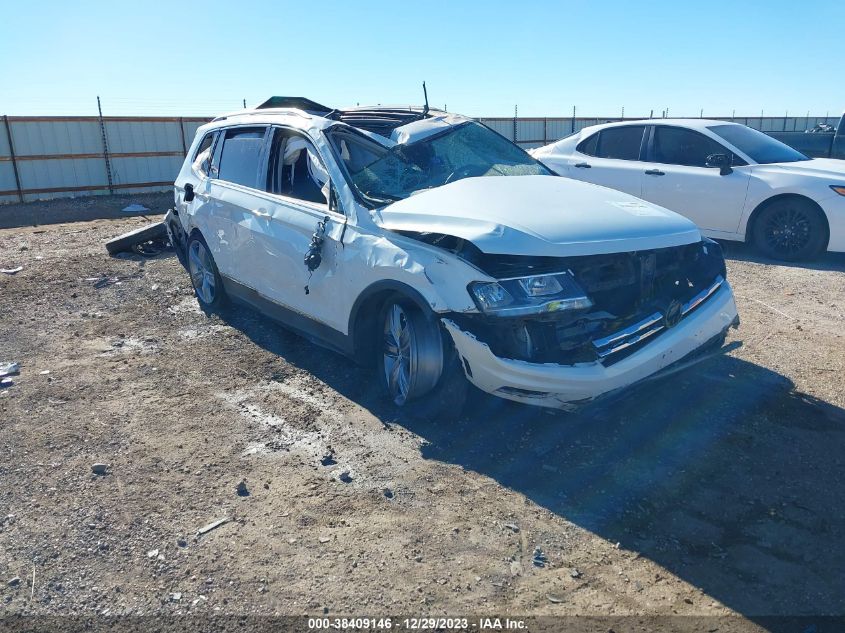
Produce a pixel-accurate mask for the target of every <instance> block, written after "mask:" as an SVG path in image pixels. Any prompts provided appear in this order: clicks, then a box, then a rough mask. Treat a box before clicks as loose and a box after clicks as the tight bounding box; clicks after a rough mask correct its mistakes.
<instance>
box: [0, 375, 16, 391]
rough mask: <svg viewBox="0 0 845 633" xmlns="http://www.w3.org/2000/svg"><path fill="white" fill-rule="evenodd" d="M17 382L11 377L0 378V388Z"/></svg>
mask: <svg viewBox="0 0 845 633" xmlns="http://www.w3.org/2000/svg"><path fill="white" fill-rule="evenodd" d="M14 384H15V381H14V380H12V379H11V378H0V389H5V388H6V387H11V386H12V385H14Z"/></svg>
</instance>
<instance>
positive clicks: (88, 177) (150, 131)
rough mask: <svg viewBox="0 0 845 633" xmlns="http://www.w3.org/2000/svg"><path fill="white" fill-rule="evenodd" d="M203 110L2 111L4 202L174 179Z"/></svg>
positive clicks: (153, 186) (162, 184) (129, 188)
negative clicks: (132, 113) (142, 113)
mask: <svg viewBox="0 0 845 633" xmlns="http://www.w3.org/2000/svg"><path fill="white" fill-rule="evenodd" d="M208 120H209V119H205V118H198V117H103V118H102V119H101V118H99V117H69V116H68V117H27V116H16V117H11V116H10V117H3V120H2V121H0V203H2V202H21V201H28V200H37V199H46V198H56V197H66V196H76V195H92V194H100V193H114V192H126V193H129V192H140V191H154V190H162V189H165V188H167V187H169V186H171V185H172V184H173V179H174V177H175V176H176V174H177V172H178V171H179V167H180V166H181V165H182V160H183V159H184V157H185V152H186V148H187V147H188V146H190V144H191V141H192V140H193V138H194V134H195V133H196V130H197V128H198V127H199V126H200V125H202V124H203V123H205V122H207V121H208Z"/></svg>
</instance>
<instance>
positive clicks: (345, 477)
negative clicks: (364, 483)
mask: <svg viewBox="0 0 845 633" xmlns="http://www.w3.org/2000/svg"><path fill="white" fill-rule="evenodd" d="M338 479H340V480H341V481H342V482H343V483H345V484H348V483H352V475H350V474H349V471H348V470H344V471H343V472H342V473H340V476H339V477H338Z"/></svg>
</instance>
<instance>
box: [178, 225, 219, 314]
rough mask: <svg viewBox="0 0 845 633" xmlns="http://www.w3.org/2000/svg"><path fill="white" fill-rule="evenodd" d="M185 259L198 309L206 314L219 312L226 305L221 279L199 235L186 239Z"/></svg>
mask: <svg viewBox="0 0 845 633" xmlns="http://www.w3.org/2000/svg"><path fill="white" fill-rule="evenodd" d="M186 259H187V260H188V266H187V268H188V274H189V275H190V277H191V285H192V286H193V287H194V293H195V294H196V296H197V301H199V304H200V307H201V308H202V309H203V310H205V311H206V312H219V311H220V310H222V309H223V308H224V307H225V306H226V305H227V303H228V299H227V297H226V291H225V290H224V288H223V279H222V278H221V277H220V272H219V271H218V270H217V264H215V263H214V257H212V255H211V251H210V250H209V248H208V244H206V243H205V240H204V239H203V237H202V235H200V234H199V233H194V234H192V235H191V237H189V238H188V248H187V253H186Z"/></svg>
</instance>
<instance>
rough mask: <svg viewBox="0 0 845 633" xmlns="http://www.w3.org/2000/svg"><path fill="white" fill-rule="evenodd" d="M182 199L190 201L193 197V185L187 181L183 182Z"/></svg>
mask: <svg viewBox="0 0 845 633" xmlns="http://www.w3.org/2000/svg"><path fill="white" fill-rule="evenodd" d="M182 199H183V200H184V201H185V202H190V201H191V200H193V199H194V186H193V185H192V184H191V183H189V182H186V183H185V195H184V196H182Z"/></svg>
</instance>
